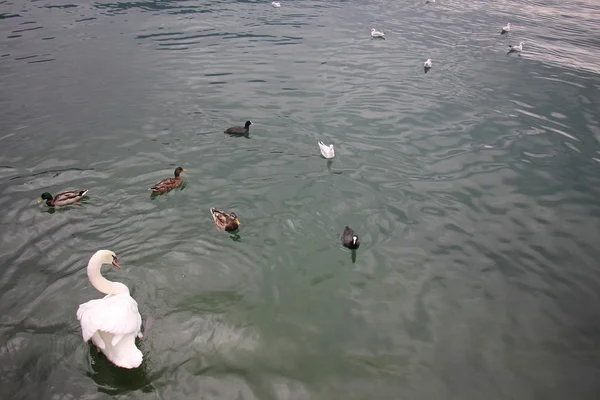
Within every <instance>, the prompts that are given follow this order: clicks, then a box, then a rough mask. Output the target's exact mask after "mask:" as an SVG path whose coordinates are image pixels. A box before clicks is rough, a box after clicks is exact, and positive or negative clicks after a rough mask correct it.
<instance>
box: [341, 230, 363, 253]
mask: <svg viewBox="0 0 600 400" xmlns="http://www.w3.org/2000/svg"><path fill="white" fill-rule="evenodd" d="M342 244H343V245H344V246H345V247H347V248H349V249H358V247H359V246H360V242H359V241H358V236H357V235H356V232H354V231H353V230H352V229H351V228H350V227H349V226H347V225H346V228H344V232H343V233H342Z"/></svg>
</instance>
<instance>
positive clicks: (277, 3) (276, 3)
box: [271, 1, 281, 8]
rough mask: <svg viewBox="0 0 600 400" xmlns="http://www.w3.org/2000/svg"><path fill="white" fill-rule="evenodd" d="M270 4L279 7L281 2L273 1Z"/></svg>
mask: <svg viewBox="0 0 600 400" xmlns="http://www.w3.org/2000/svg"><path fill="white" fill-rule="evenodd" d="M271 5H272V6H273V7H277V8H279V7H281V3H280V2H278V1H274V2H272V3H271Z"/></svg>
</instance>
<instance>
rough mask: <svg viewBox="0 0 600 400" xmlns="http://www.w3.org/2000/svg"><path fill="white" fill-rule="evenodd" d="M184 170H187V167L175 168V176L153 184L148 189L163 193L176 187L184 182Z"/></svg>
mask: <svg viewBox="0 0 600 400" xmlns="http://www.w3.org/2000/svg"><path fill="white" fill-rule="evenodd" d="M182 172H187V170H186V169H185V168H181V167H177V168H176V169H175V177H173V178H165V179H163V180H162V181H160V182H157V183H156V185H154V186H152V187H151V188H150V189H148V190H151V191H152V193H156V194H163V193H166V192H168V191H169V190H173V189H175V188H176V187H178V186H179V185H181V184H182V183H183V177H182V176H181V173H182Z"/></svg>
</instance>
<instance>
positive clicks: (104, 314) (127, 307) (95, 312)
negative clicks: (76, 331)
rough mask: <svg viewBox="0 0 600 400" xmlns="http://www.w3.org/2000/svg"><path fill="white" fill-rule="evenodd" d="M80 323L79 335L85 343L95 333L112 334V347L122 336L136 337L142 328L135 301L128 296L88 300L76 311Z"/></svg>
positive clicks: (121, 295) (111, 296)
mask: <svg viewBox="0 0 600 400" xmlns="http://www.w3.org/2000/svg"><path fill="white" fill-rule="evenodd" d="M77 319H78V320H79V321H80V322H81V334H82V336H83V340H85V341H86V342H87V341H88V340H89V339H90V338H91V337H92V336H93V335H94V333H96V332H97V331H103V332H108V333H112V334H113V335H114V337H113V339H112V345H113V346H116V344H117V343H118V342H119V340H121V339H122V338H123V336H124V335H126V334H130V333H133V334H134V335H137V334H138V333H139V332H140V330H141V327H142V317H141V315H140V313H139V311H138V305H137V303H136V301H135V300H134V299H133V298H132V297H131V296H129V295H128V294H118V295H109V296H106V297H104V298H103V299H98V300H90V301H88V302H87V303H83V304H81V305H80V306H79V309H78V310H77Z"/></svg>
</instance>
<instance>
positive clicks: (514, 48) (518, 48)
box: [507, 42, 525, 54]
mask: <svg viewBox="0 0 600 400" xmlns="http://www.w3.org/2000/svg"><path fill="white" fill-rule="evenodd" d="M524 44H525V42H521V43H519V45H518V46H515V45H514V44H509V45H508V48H509V50H508V53H507V54H510V53H520V52H521V51H523V45H524Z"/></svg>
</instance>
